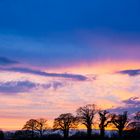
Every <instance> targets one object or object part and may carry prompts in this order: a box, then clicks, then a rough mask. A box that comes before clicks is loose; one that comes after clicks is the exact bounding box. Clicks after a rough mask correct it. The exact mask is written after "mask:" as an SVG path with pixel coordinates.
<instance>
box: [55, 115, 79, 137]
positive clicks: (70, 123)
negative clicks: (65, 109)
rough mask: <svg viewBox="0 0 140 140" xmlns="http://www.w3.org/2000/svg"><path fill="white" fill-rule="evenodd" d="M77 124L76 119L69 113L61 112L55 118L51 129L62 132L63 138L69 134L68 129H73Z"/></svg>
mask: <svg viewBox="0 0 140 140" xmlns="http://www.w3.org/2000/svg"><path fill="white" fill-rule="evenodd" d="M77 125H78V119H77V118H76V117H74V116H73V115H72V114H71V113H66V114H61V115H60V116H59V117H58V118H55V120H54V125H53V129H54V130H60V131H62V132H63V135H64V138H67V137H68V136H69V130H70V129H75V128H76V127H77Z"/></svg>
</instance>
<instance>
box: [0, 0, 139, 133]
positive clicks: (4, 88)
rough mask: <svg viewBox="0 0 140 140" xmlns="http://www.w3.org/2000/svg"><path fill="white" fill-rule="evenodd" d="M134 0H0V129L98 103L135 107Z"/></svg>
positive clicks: (136, 36)
mask: <svg viewBox="0 0 140 140" xmlns="http://www.w3.org/2000/svg"><path fill="white" fill-rule="evenodd" d="M139 5H140V1H139V0H127V1H126V0H94V1H93V0H0V128H1V129H3V130H17V129H21V128H22V126H23V125H24V124H25V122H26V121H27V120H29V119H31V118H34V119H37V118H40V117H42V118H47V119H48V120H49V121H50V122H52V120H53V119H54V118H56V117H57V116H58V115H60V114H61V113H67V112H71V113H75V111H76V109H77V108H78V107H80V106H84V105H86V104H96V105H97V106H99V107H100V108H102V109H109V110H110V111H114V112H116V113H120V112H122V111H125V110H127V111H128V112H129V114H133V113H135V112H136V111H139V110H140V18H139V16H140V8H139Z"/></svg>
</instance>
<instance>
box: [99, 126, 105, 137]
mask: <svg viewBox="0 0 140 140" xmlns="http://www.w3.org/2000/svg"><path fill="white" fill-rule="evenodd" d="M100 135H101V137H104V136H105V129H104V128H101V129H100Z"/></svg>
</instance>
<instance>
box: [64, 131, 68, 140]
mask: <svg viewBox="0 0 140 140" xmlns="http://www.w3.org/2000/svg"><path fill="white" fill-rule="evenodd" d="M63 133H64V138H65V139H66V138H68V136H69V130H64V131H63Z"/></svg>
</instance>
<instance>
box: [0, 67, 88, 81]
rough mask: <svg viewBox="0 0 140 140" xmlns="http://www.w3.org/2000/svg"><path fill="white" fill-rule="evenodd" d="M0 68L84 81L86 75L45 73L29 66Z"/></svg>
mask: <svg viewBox="0 0 140 140" xmlns="http://www.w3.org/2000/svg"><path fill="white" fill-rule="evenodd" d="M0 70H5V71H12V72H20V73H28V74H34V75H39V76H45V77H58V78H59V77H60V78H66V79H72V80H77V81H85V80H87V77H86V76H84V75H80V74H69V73H61V74H59V73H47V72H43V71H40V70H33V69H29V68H17V67H14V68H0Z"/></svg>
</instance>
